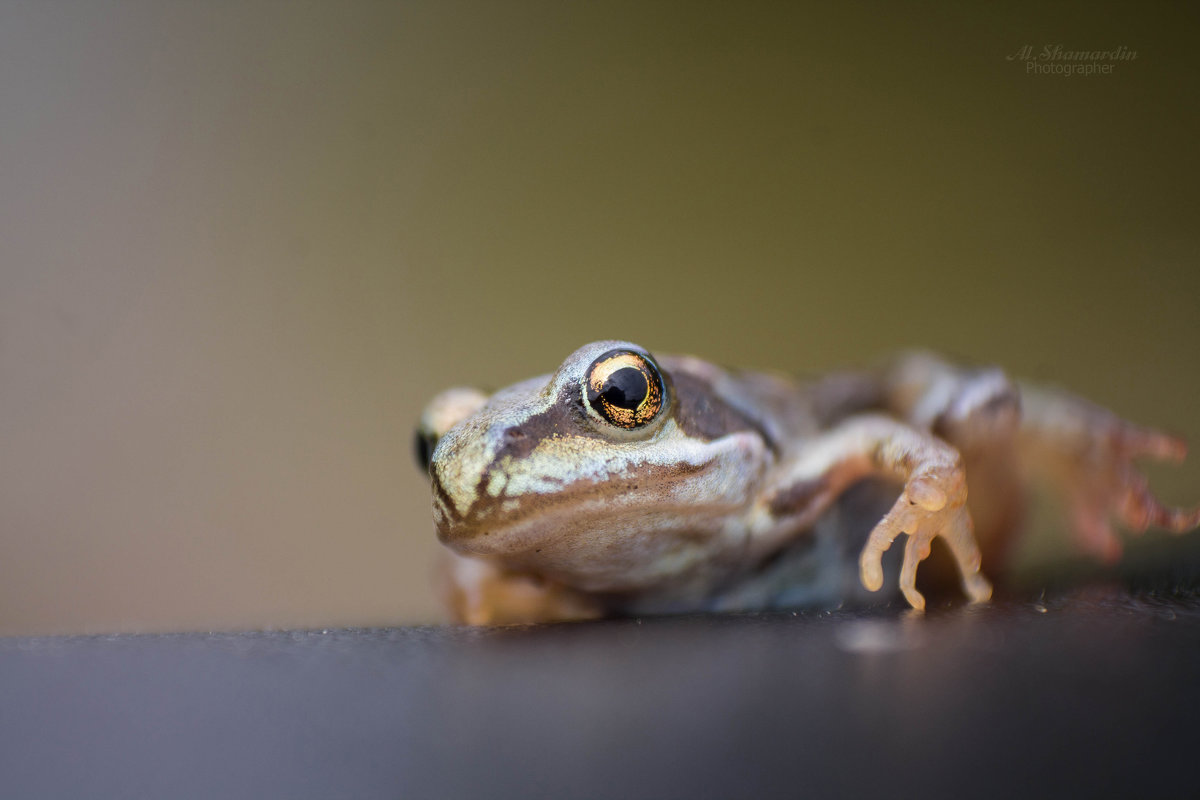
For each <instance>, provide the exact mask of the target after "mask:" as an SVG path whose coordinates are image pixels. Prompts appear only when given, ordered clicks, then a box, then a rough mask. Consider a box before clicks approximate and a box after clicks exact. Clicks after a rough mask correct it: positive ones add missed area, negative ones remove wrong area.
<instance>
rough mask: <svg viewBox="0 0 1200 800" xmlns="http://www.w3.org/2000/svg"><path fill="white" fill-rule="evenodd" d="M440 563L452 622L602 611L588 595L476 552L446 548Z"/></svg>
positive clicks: (564, 617) (549, 618)
mask: <svg viewBox="0 0 1200 800" xmlns="http://www.w3.org/2000/svg"><path fill="white" fill-rule="evenodd" d="M438 566H439V569H438V583H439V588H440V590H441V594H442V596H443V598H444V600H445V604H446V607H447V608H449V609H450V613H451V615H452V616H453V617H454V620H455V621H456V622H464V623H466V624H468V625H504V624H512V623H528V622H563V621H568V620H582V619H596V618H598V617H602V616H604V612H605V609H604V608H603V607H602V606H601V605H600V604H599V603H598V602H596V601H595V600H594V599H592V598H589V597H588V596H586V595H583V594H580V593H578V592H574V591H571V590H570V589H568V588H566V587H565V586H561V585H559V584H556V583H551V582H548V581H544V580H542V579H540V578H538V577H537V576H534V575H527V574H524V573H517V572H511V571H508V570H504V569H502V568H500V567H498V566H496V565H495V564H492V563H490V562H487V561H484V560H482V559H479V558H471V557H469V556H460V555H458V554H457V553H452V552H449V551H446V552H445V553H443V554H442V560H441V563H440V564H439V565H438Z"/></svg>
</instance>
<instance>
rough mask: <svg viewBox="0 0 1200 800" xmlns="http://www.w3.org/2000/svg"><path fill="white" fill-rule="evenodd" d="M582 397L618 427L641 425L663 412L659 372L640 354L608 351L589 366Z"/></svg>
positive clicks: (630, 428) (606, 419) (661, 385)
mask: <svg viewBox="0 0 1200 800" xmlns="http://www.w3.org/2000/svg"><path fill="white" fill-rule="evenodd" d="M584 396H585V397H586V398H587V403H588V405H589V406H591V408H592V410H593V411H595V412H596V413H597V414H599V415H600V416H601V417H602V418H603V419H604V420H605V421H607V422H609V423H612V424H613V425H616V426H617V427H618V428H626V429H629V430H632V429H633V428H640V427H641V426H643V425H645V424H646V423H648V422H650V421H651V420H653V419H654V418H655V417H656V416H658V412H660V411H662V407H663V396H664V392H663V380H662V375H660V374H659V371H658V366H657V365H656V364H655V363H654V362H653V361H651V360H650V359H649V358H648V357H646V356H644V355H642V354H641V353H634V352H632V351H630V350H610V351H609V352H607V353H605V354H604V355H602V356H600V357H599V358H597V359H596V360H595V361H593V362H592V365H591V366H590V367H588V370H587V374H586V376H585V378H584Z"/></svg>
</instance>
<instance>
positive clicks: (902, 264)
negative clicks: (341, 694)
mask: <svg viewBox="0 0 1200 800" xmlns="http://www.w3.org/2000/svg"><path fill="white" fill-rule="evenodd" d="M1195 15H1196V12H1195V11H1194V10H1193V7H1189V6H1186V5H1184V4H1179V5H1177V6H1175V7H1167V6H1150V5H1136V4H1130V5H1128V6H1108V7H1101V6H1099V5H1097V4H1094V3H1087V4H1076V5H1072V6H1054V7H1043V6H1042V5H1040V4H1028V5H1023V6H1018V5H1011V4H1005V5H1003V7H1001V4H988V5H986V6H985V5H982V4H976V5H972V6H970V7H967V6H965V5H964V6H961V7H960V6H958V5H954V4H949V3H948V4H945V5H941V6H939V5H930V4H920V5H912V6H900V5H898V4H892V5H885V4H876V3H845V4H813V5H808V6H799V5H784V4H763V5H758V4H744V3H728V4H711V5H709V4H704V5H701V4H696V3H677V4H664V3H609V2H595V3H556V2H547V3H531V2H509V3H491V2H472V3H450V2H408V3H397V4H385V3H366V2H356V3H315V4H314V3H298V2H277V3H269V2H250V3H243V2H236V3H235V2H210V3H183V2H176V3H161V2H156V1H154V2H144V3H139V2H80V3H67V2H28V3H19V2H8V3H5V4H4V5H3V6H2V7H0V453H2V454H3V455H2V457H0V633H7V634H14V633H63V632H97V631H146V630H186V629H209V628H223V629H232V628H259V627H283V626H318V627H320V626H327V625H344V624H356V625H367V624H397V623H409V622H418V621H431V620H436V619H438V618H439V607H438V604H437V602H436V599H435V596H434V593H433V590H432V584H431V579H430V564H431V562H432V561H433V559H434V557H435V554H436V551H437V548H438V544H437V542H436V539H435V537H434V534H433V527H432V523H431V520H430V502H429V497H428V487H427V483H426V482H425V480H424V479H423V477H422V476H421V474H420V473H419V472H418V471H417V470H416V469H415V467H414V466H413V463H412V456H411V431H412V425H413V422H414V420H415V419H416V417H417V416H418V414H419V413H420V410H421V407H422V405H423V404H424V402H425V401H426V400H427V399H428V398H429V397H430V396H431V395H432V394H433V393H434V392H435V391H437V390H440V389H442V388H445V387H447V386H451V385H455V384H475V385H480V386H484V387H493V388H494V387H498V386H502V385H505V384H507V383H510V382H513V381H515V380H517V379H520V378H525V377H528V376H530V375H534V374H538V373H542V372H546V371H550V370H552V369H554V368H555V367H556V366H557V364H558V363H559V361H560V360H561V359H562V358H563V357H564V356H565V355H566V354H567V353H569V352H570V351H572V350H573V349H575V348H576V347H578V346H579V345H581V344H583V343H585V342H588V341H591V340H594V339H598V338H607V337H615V338H627V339H632V340H634V341H637V342H639V343H641V344H644V345H646V346H647V347H650V348H651V349H653V350H657V351H661V352H693V353H696V354H698V355H702V356H705V357H707V358H710V359H712V360H715V361H718V362H721V363H725V364H730V365H741V366H754V367H764V368H776V369H784V370H790V371H796V372H813V371H819V370H822V369H829V368H833V367H837V366H842V365H849V364H861V363H864V362H868V361H871V360H874V359H876V358H878V357H879V356H881V355H882V354H885V353H887V352H889V351H892V350H895V349H897V348H900V347H904V346H910V345H924V346H929V347H934V348H938V349H940V350H943V351H947V352H949V353H951V354H954V355H956V356H959V357H962V358H965V359H969V360H972V361H983V362H996V363H1000V364H1003V365H1004V366H1006V367H1007V368H1009V370H1010V371H1012V372H1013V373H1015V374H1019V375H1024V376H1030V377H1036V378H1040V379H1043V380H1047V381H1051V382H1054V383H1059V384H1063V385H1067V386H1070V387H1072V388H1074V389H1076V390H1078V391H1080V392H1081V393H1084V394H1086V395H1088V396H1090V397H1092V398H1094V399H1096V400H1097V401H1099V402H1102V403H1104V404H1106V405H1109V406H1111V407H1113V408H1115V409H1118V410H1120V411H1121V412H1123V413H1125V414H1127V415H1129V416H1131V417H1133V418H1135V419H1138V420H1140V421H1144V422H1150V423H1154V424H1157V425H1160V426H1162V427H1165V428H1167V429H1169V430H1173V431H1177V432H1179V433H1182V434H1184V435H1187V436H1189V437H1190V439H1192V440H1193V441H1200V412H1198V411H1197V399H1196V398H1197V390H1198V389H1200V378H1198V377H1197V372H1198V369H1197V368H1198V366H1200V363H1198V358H1197V354H1198V352H1200V351H1198V347H1197V342H1198V337H1200V317H1198V315H1197V309H1198V308H1200V273H1198V270H1197V265H1198V264H1200V229H1198V226H1197V220H1198V219H1200V216H1198V212H1200V159H1198V156H1197V146H1196V142H1197V140H1198V136H1200V104H1198V103H1197V97H1198V96H1200V95H1198V92H1197V89H1198V86H1200V84H1198V80H1197V78H1198V77H1200V57H1198V56H1197V52H1196V46H1195V45H1196V40H1197V32H1198V30H1200V27H1198V26H1197V20H1196V18H1195ZM1057 43H1061V44H1062V45H1063V46H1064V48H1065V49H1089V50H1092V49H1095V50H1101V49H1113V48H1116V47H1117V46H1121V45H1123V46H1125V47H1127V48H1129V49H1132V50H1134V51H1136V53H1137V58H1136V59H1135V60H1132V61H1126V62H1118V63H1116V64H1115V67H1114V70H1113V73H1112V74H1111V75H1099V76H1092V77H1072V78H1063V77H1056V76H1044V75H1029V74H1027V73H1026V71H1025V67H1024V65H1023V64H1022V63H1021V62H1020V61H1019V60H1009V59H1006V56H1008V55H1010V54H1013V53H1015V52H1017V51H1018V50H1019V49H1020V48H1021V47H1022V46H1024V45H1032V46H1033V47H1034V48H1035V50H1036V49H1040V47H1041V46H1042V45H1043V44H1057ZM1151 473H1152V476H1153V478H1154V480H1155V481H1156V485H1157V486H1159V487H1160V488H1161V490H1162V494H1163V495H1164V496H1165V497H1167V498H1168V499H1171V500H1174V501H1176V502H1183V501H1186V500H1191V501H1195V500H1200V496H1198V495H1200V468H1198V467H1197V465H1196V463H1191V464H1187V465H1185V466H1183V467H1182V468H1156V469H1153V470H1152V471H1151ZM1049 527H1053V526H1049ZM1050 533H1051V534H1052V533H1053V531H1050ZM1051 538H1052V537H1051Z"/></svg>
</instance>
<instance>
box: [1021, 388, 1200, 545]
mask: <svg viewBox="0 0 1200 800" xmlns="http://www.w3.org/2000/svg"><path fill="white" fill-rule="evenodd" d="M1021 398H1022V408H1023V423H1022V426H1021V430H1020V433H1019V444H1020V450H1021V453H1022V460H1023V461H1024V462H1025V464H1026V467H1027V468H1028V470H1029V471H1030V472H1031V473H1033V474H1035V475H1036V476H1038V477H1041V478H1043V479H1045V480H1047V481H1049V482H1050V483H1051V484H1052V485H1055V486H1056V487H1057V488H1058V490H1059V493H1060V494H1061V495H1062V497H1063V499H1064V501H1065V503H1066V506H1067V509H1068V511H1069V514H1070V518H1071V523H1072V528H1073V529H1074V532H1075V538H1076V541H1077V542H1078V544H1079V546H1080V547H1081V548H1083V549H1084V550H1086V551H1088V552H1090V553H1092V554H1093V555H1095V556H1096V557H1097V558H1100V559H1101V560H1103V561H1107V562H1113V561H1116V560H1117V559H1119V558H1120V557H1121V540H1120V538H1119V537H1118V536H1117V534H1116V532H1115V531H1114V530H1113V527H1112V522H1113V521H1114V520H1115V521H1118V522H1120V523H1122V524H1123V525H1125V526H1126V527H1128V528H1129V529H1130V530H1131V531H1133V532H1135V533H1142V532H1143V531H1145V530H1146V529H1147V528H1149V527H1151V526H1154V527H1158V528H1163V529H1165V530H1168V531H1171V532H1173V533H1184V532H1186V531H1189V530H1192V529H1193V528H1196V527H1197V526H1200V508H1194V509H1182V508H1173V507H1170V506H1167V505H1165V504H1164V503H1162V502H1161V501H1159V500H1158V498H1156V497H1155V496H1154V494H1153V493H1152V492H1151V491H1150V487H1149V485H1148V483H1147V481H1146V478H1145V476H1144V475H1142V474H1141V473H1140V472H1138V471H1137V469H1136V467H1135V466H1134V461H1135V460H1136V459H1142V458H1150V459H1156V460H1163V461H1182V460H1183V457H1184V455H1185V454H1186V453H1187V446H1186V444H1185V443H1184V442H1183V440H1181V439H1179V438H1177V437H1174V436H1171V435H1169V434H1165V433H1162V432H1160V431H1156V430H1152V429H1148V428H1143V427H1140V426H1138V425H1134V424H1133V423H1130V422H1126V421H1125V420H1123V419H1121V418H1120V417H1118V416H1117V415H1115V414H1113V413H1112V412H1110V411H1108V410H1106V409H1104V408H1101V407H1099V406H1096V405H1093V404H1092V403H1089V402H1087V401H1085V400H1083V399H1081V398H1078V397H1074V396H1072V395H1070V394H1068V393H1066V392H1061V391H1057V390H1053V389H1047V388H1043V387H1036V386H1028V385H1022V387H1021Z"/></svg>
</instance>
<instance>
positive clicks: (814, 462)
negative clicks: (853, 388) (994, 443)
mask: <svg viewBox="0 0 1200 800" xmlns="http://www.w3.org/2000/svg"><path fill="white" fill-rule="evenodd" d="M869 477H883V478H892V479H895V480H896V481H897V482H899V483H901V484H902V485H903V487H904V488H903V491H902V492H901V493H900V497H899V498H898V499H897V500H896V502H895V504H893V506H892V508H891V510H889V511H888V512H887V514H885V515H884V517H883V519H882V520H880V521H879V523H878V524H877V525H876V526H875V528H874V529H873V530H872V531H871V533H870V536H869V537H868V539H867V543H866V545H865V546H864V547H863V550H862V554H861V556H860V558H859V570H860V578H861V580H862V583H863V585H864V586H865V587H866V588H867V589H869V590H871V591H877V590H878V589H880V588H881V587H882V586H883V566H882V558H883V553H884V552H885V551H886V550H887V549H888V548H889V547H891V545H892V542H893V541H895V540H896V538H897V537H898V536H899V535H900V534H902V533H903V534H907V536H908V540H907V542H906V543H905V548H904V560H903V566H902V567H901V570H900V590H901V591H902V592H903V593H904V596H905V598H906V599H907V600H908V602H909V603H910V604H911V605H912V607H913V608H915V609H918V610H920V609H924V607H925V598H924V597H923V596H922V595H921V593H920V592H918V591H917V588H916V575H917V565H918V564H919V563H920V562H921V561H922V560H924V559H925V558H926V557H927V556H928V555H929V551H930V544H931V542H932V541H933V539H934V538H935V537H938V536H941V537H942V538H943V539H944V540H945V541H946V544H947V545H949V549H950V552H951V554H952V555H953V556H954V560H955V561H956V562H957V564H958V568H959V571H960V573H961V576H962V586H963V590H964V592H966V594H967V596H968V597H969V598H970V599H971V600H972V601H975V602H982V601H985V600H987V599H988V598H989V597H991V593H992V587H991V584H990V583H989V582H988V580H987V578H985V577H984V576H983V574H982V573H981V572H980V571H979V566H980V555H979V547H978V545H977V544H976V542H975V535H974V528H973V525H972V523H971V515H970V513H969V512H968V511H967V506H966V500H967V481H966V475H965V472H964V470H963V464H962V458H961V456H960V455H959V453H958V451H956V450H955V449H954V448H953V447H951V446H950V445H948V444H946V443H945V442H944V441H942V440H940V439H938V438H936V437H934V436H932V435H931V434H928V433H925V432H922V431H919V430H917V429H915V428H912V427H910V426H908V425H905V424H903V423H900V422H897V421H896V420H893V419H890V418H888V417H882V416H875V415H863V416H857V417H851V418H848V419H846V420H844V421H842V422H841V423H840V424H838V425H837V426H836V427H834V428H832V429H831V430H829V431H828V432H826V433H824V434H822V436H821V437H819V438H817V439H815V440H814V441H812V442H811V443H809V444H807V445H806V446H804V447H803V448H802V449H801V451H800V452H799V453H798V454H797V456H796V457H795V458H794V459H793V461H792V462H791V463H790V464H788V465H786V466H785V467H784V470H783V472H782V475H781V479H780V480H778V481H776V482H774V485H773V487H772V488H771V489H770V490H769V491H768V493H767V495H766V496H765V498H764V502H765V507H766V508H767V509H768V510H769V512H770V514H771V515H772V516H773V517H774V518H783V519H784V520H785V521H786V523H789V524H788V525H786V526H785V527H790V528H791V529H796V528H800V527H804V526H806V525H809V524H811V523H812V522H814V521H815V520H816V519H817V518H818V517H819V516H820V515H821V514H823V513H824V512H825V511H826V510H827V509H828V508H829V506H830V505H831V504H832V503H833V501H834V500H836V499H837V497H838V495H839V494H841V492H843V491H844V490H845V489H847V488H849V487H850V486H851V485H853V484H855V483H857V482H858V481H860V480H862V479H864V478H869Z"/></svg>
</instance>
